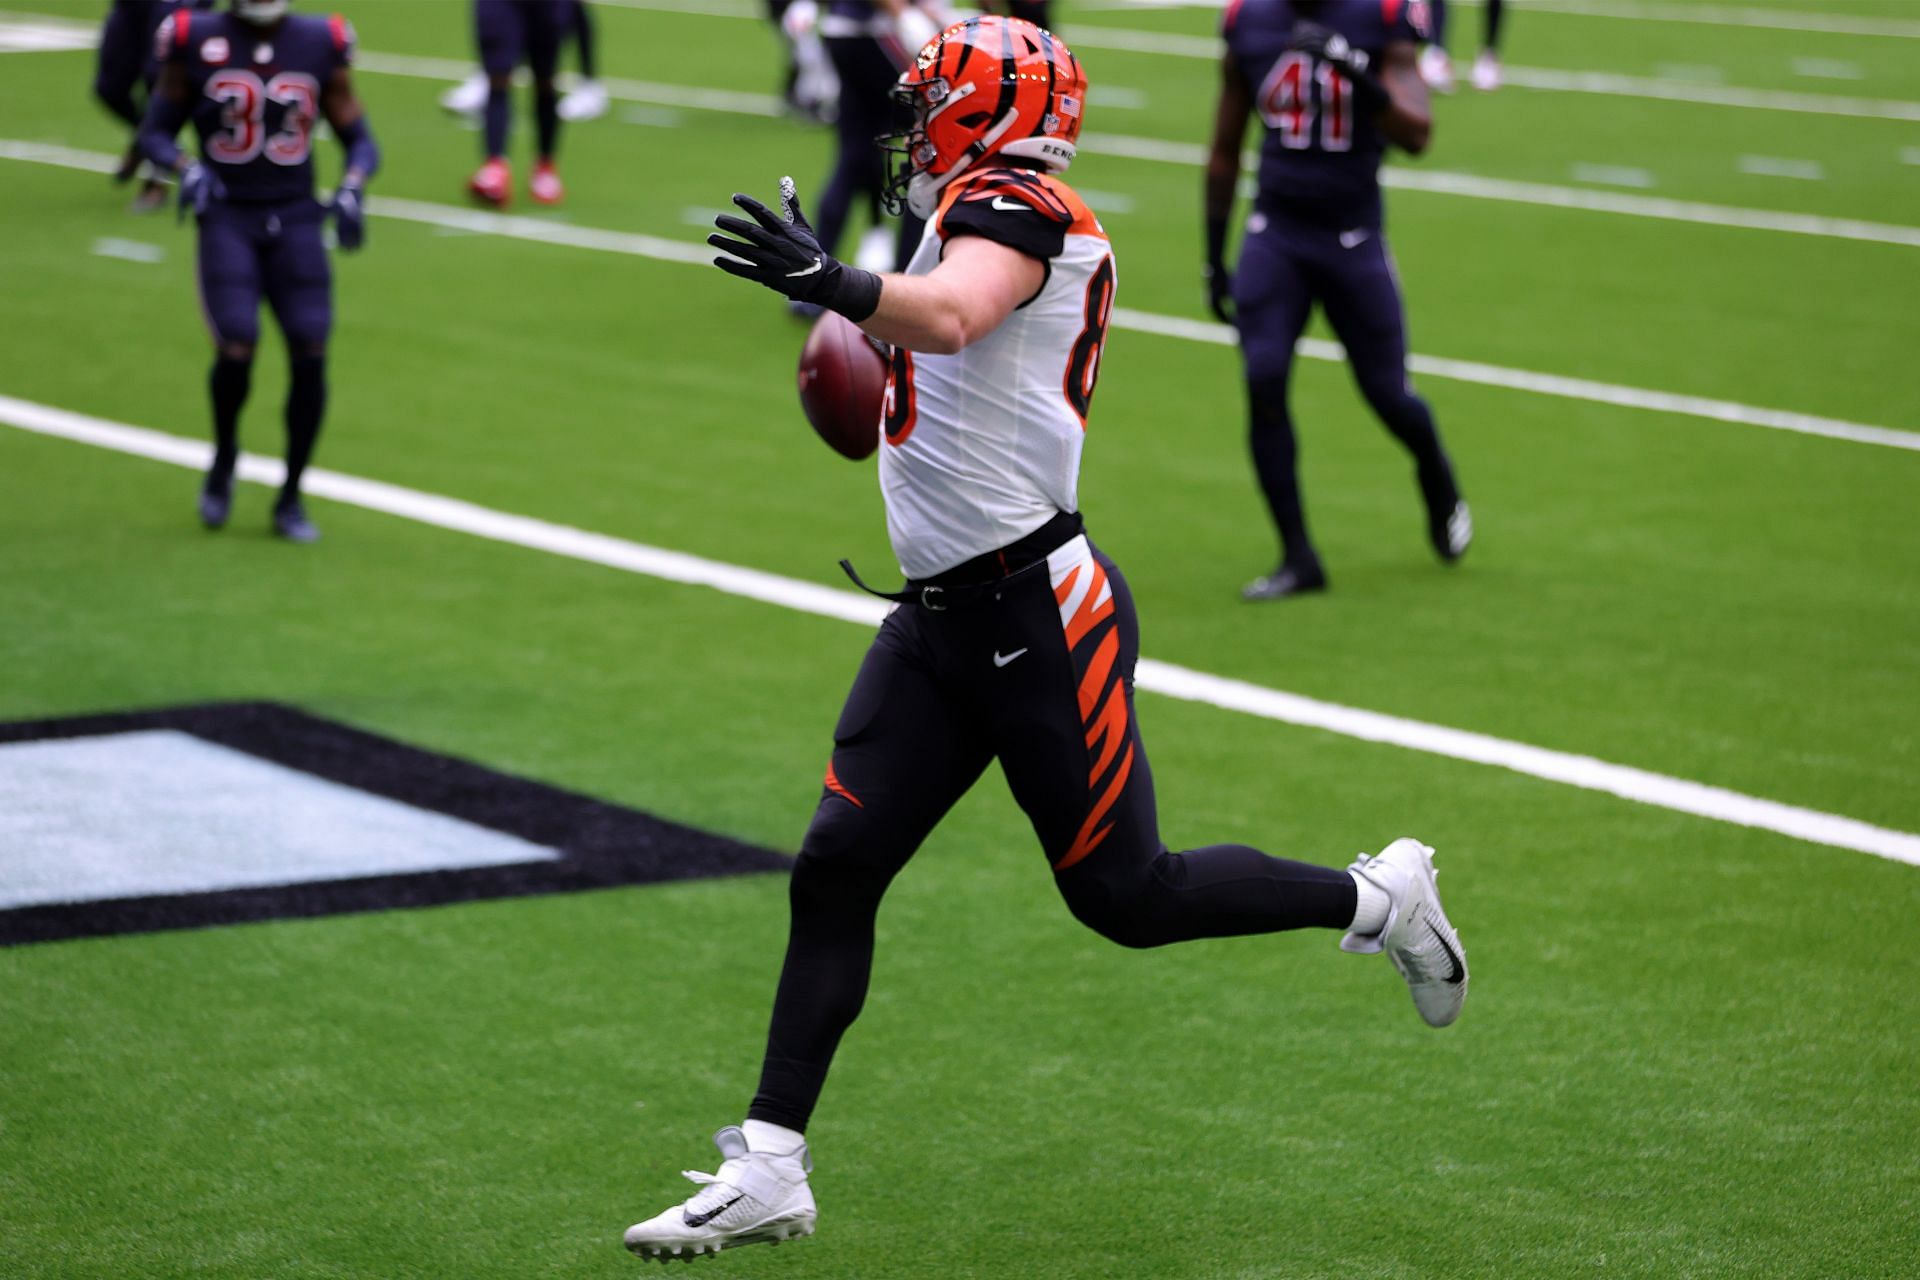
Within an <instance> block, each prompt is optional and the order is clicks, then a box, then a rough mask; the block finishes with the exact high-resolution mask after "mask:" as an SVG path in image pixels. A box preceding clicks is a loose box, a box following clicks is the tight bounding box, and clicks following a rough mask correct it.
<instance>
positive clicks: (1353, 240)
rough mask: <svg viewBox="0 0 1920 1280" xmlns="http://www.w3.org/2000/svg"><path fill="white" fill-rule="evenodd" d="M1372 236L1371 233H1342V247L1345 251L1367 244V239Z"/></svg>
mask: <svg viewBox="0 0 1920 1280" xmlns="http://www.w3.org/2000/svg"><path fill="white" fill-rule="evenodd" d="M1372 234H1373V233H1372V232H1371V231H1342V232H1341V233H1340V247H1341V248H1343V249H1353V248H1356V247H1358V246H1360V245H1363V244H1365V243H1366V242H1367V237H1368V236H1370V235H1372Z"/></svg>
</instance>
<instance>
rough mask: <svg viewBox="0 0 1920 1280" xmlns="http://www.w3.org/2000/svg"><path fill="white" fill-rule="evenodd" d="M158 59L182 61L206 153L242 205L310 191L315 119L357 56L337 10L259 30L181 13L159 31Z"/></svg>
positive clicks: (225, 18) (224, 16)
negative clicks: (337, 77)
mask: <svg viewBox="0 0 1920 1280" xmlns="http://www.w3.org/2000/svg"><path fill="white" fill-rule="evenodd" d="M154 43H155V47H154V56H155V60H156V61H158V62H159V63H161V64H162V65H163V66H164V65H166V64H167V63H173V64H175V65H178V66H181V67H183V68H185V70H186V73H187V81H188V84H189V85H190V86H191V91H192V94H193V127H194V131H195V132H196V133H197V134H199V137H200V158H201V159H202V160H203V161H204V162H205V163H206V164H208V165H209V166H211V167H212V168H213V170H214V172H215V173H217V174H219V176H220V181H221V182H222V183H224V184H225V186H226V189H227V198H228V199H229V200H231V201H233V202H234V203H236V204H271V203H278V202H281V201H287V200H297V199H300V198H302V197H308V196H311V195H312V194H313V125H314V121H315V120H316V119H318V118H319V115H320V97H321V94H322V93H323V92H324V91H325V89H326V86H327V82H328V81H329V80H330V79H332V78H333V73H334V72H335V71H336V70H338V69H339V68H341V67H344V66H347V65H348V64H349V63H350V62H351V61H352V59H353V27H352V25H351V24H350V23H348V22H347V20H346V19H345V18H342V17H341V16H339V15H338V14H335V15H333V16H332V17H328V18H317V17H307V16H304V15H299V14H295V15H291V16H289V17H288V18H286V19H285V20H284V21H283V22H281V23H280V25H279V26H278V27H275V28H272V29H269V30H262V29H261V28H258V27H254V26H251V25H249V24H248V23H245V22H242V21H240V20H239V19H238V18H235V17H234V16H233V15H232V14H230V13H226V12H213V13H197V12H193V11H191V10H180V11H177V12H175V13H174V14H173V15H172V16H170V17H169V18H168V19H167V20H166V21H165V22H163V23H162V24H161V25H160V30H159V32H158V33H157V34H156V35H155V37H154Z"/></svg>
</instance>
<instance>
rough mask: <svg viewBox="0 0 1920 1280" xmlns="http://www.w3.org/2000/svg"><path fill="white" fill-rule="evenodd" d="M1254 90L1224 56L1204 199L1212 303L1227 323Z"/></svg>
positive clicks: (1215, 312) (1230, 311)
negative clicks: (1232, 224)
mask: <svg viewBox="0 0 1920 1280" xmlns="http://www.w3.org/2000/svg"><path fill="white" fill-rule="evenodd" d="M1252 113H1253V90H1252V89H1251V88H1249V87H1248V85H1247V78H1246V76H1245V75H1244V74H1243V73H1242V72H1241V70H1240V67H1239V65H1238V64H1237V63H1235V62H1234V60H1233V59H1232V58H1231V57H1225V58H1222V59H1221V60H1220V100H1219V102H1218V103H1217V104H1216V105H1215V107H1214V111H1213V145H1212V146H1211V147H1209V148H1208V150H1207V171H1206V177H1205V178H1204V179H1203V180H1202V183H1203V198H1204V200H1205V206H1206V219H1207V262H1206V267H1205V277H1206V282H1207V303H1208V305H1209V306H1211V307H1212V308H1213V314H1214V315H1216V316H1218V317H1219V318H1220V320H1221V322H1222V323H1224V324H1231V323H1233V308H1232V298H1233V277H1232V274H1231V273H1230V272H1229V271H1228V270H1227V223H1228V221H1229V220H1230V219H1231V218H1232V217H1233V196H1234V190H1235V188H1237V187H1238V186H1239V184H1240V151H1241V148H1242V147H1244V146H1245V145H1246V140H1247V118H1248V117H1249V116H1250V115H1251V114H1252Z"/></svg>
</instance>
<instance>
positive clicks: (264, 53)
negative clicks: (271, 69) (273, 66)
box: [253, 44, 273, 62]
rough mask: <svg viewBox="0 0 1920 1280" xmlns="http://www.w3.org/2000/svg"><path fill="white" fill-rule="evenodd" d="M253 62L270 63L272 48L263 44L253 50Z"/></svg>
mask: <svg viewBox="0 0 1920 1280" xmlns="http://www.w3.org/2000/svg"><path fill="white" fill-rule="evenodd" d="M253 60H254V61H255V62H272V61H273V46H272V45H270V44H263V45H261V46H260V47H259V48H257V49H255V50H254V51H253Z"/></svg>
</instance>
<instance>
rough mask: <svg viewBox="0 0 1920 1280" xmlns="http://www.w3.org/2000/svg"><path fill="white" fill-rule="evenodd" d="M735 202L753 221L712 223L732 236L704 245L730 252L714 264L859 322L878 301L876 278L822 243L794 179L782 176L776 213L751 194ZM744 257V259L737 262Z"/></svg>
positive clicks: (723, 216) (725, 216) (712, 239)
mask: <svg viewBox="0 0 1920 1280" xmlns="http://www.w3.org/2000/svg"><path fill="white" fill-rule="evenodd" d="M733 202H734V203H735V204H737V205H739V206H740V207H741V208H742V209H745V210H746V211H747V212H748V213H750V214H752V215H753V221H752V222H748V221H747V220H746V219H745V218H736V217H733V216H732V215H731V214H724V213H723V214H721V215H720V216H719V217H717V218H715V219H714V220H713V224H714V225H715V226H716V227H719V228H720V230H722V231H725V232H727V233H729V234H730V235H734V236H738V237H739V239H737V240H729V239H728V238H727V237H726V236H721V235H712V236H708V237H707V243H708V244H710V245H712V246H713V247H714V248H716V249H720V250H722V251H724V252H726V253H730V254H732V255H733V257H731V258H715V259H714V260H713V265H714V266H716V267H719V268H720V269H721V270H722V271H725V272H727V273H728V274H730V275H736V276H739V277H740V278H741V279H743V280H752V281H754V282H755V283H757V284H763V285H765V286H767V288H769V289H771V290H773V291H774V292H775V293H783V294H785V295H786V296H787V297H789V298H792V299H794V300H795V301H797V302H811V303H815V304H817V305H819V306H822V307H826V308H827V309H828V310H831V311H838V312H839V313H840V314H841V315H843V316H845V317H846V318H847V319H849V320H851V321H853V322H854V323H855V324H858V323H859V322H860V321H862V320H865V319H866V318H867V317H868V316H870V315H872V314H873V312H874V308H876V307H878V306H879V305H880V277H879V276H877V275H875V274H873V272H871V271H862V270H860V268H858V267H850V266H848V265H846V264H845V263H844V262H841V261H839V260H838V259H836V258H835V257H834V256H833V255H832V254H830V253H828V252H827V251H826V250H825V249H822V248H821V247H820V240H819V237H817V236H815V235H814V234H813V228H812V227H811V226H809V225H808V223H807V218H806V215H805V214H803V213H801V212H800V200H799V197H797V196H796V195H795V194H794V190H793V179H792V178H782V179H780V214H779V216H777V217H776V216H775V215H774V212H773V210H771V209H769V208H767V206H765V205H763V204H761V203H760V202H759V201H758V200H755V199H754V198H753V197H752V196H743V195H736V196H734V198H733ZM736 259H744V261H736Z"/></svg>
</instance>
